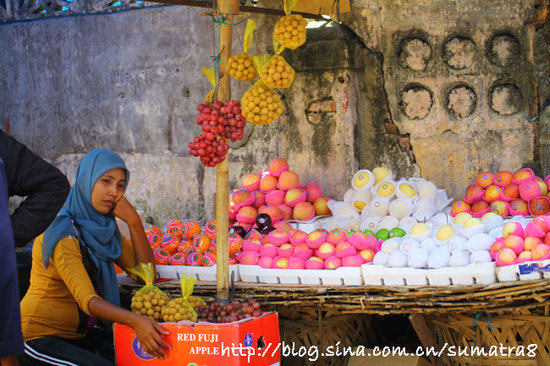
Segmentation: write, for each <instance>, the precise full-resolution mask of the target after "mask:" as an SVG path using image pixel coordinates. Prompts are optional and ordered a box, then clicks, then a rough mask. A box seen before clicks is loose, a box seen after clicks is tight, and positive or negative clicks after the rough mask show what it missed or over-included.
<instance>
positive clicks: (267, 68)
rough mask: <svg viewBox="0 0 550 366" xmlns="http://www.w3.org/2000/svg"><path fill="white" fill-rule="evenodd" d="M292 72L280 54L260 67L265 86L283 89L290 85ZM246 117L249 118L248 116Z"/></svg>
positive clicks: (292, 76)
mask: <svg viewBox="0 0 550 366" xmlns="http://www.w3.org/2000/svg"><path fill="white" fill-rule="evenodd" d="M294 74H295V72H294V69H293V68H292V67H290V65H289V64H288V63H287V62H286V61H285V59H284V58H283V57H282V56H279V55H274V56H273V57H271V59H270V60H269V61H268V62H267V63H266V64H265V65H264V66H263V67H262V71H261V78H262V81H263V82H264V83H266V85H267V86H270V87H272V88H276V89H285V88H288V87H290V86H291V85H292V82H293V81H294ZM245 118H246V116H245ZM246 119H247V120H249V119H248V118H246ZM249 121H250V120H249Z"/></svg>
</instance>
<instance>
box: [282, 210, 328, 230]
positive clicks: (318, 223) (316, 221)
mask: <svg viewBox="0 0 550 366" xmlns="http://www.w3.org/2000/svg"><path fill="white" fill-rule="evenodd" d="M331 218H332V216H326V215H325V216H315V217H314V218H312V219H311V220H309V221H299V220H288V223H289V224H290V226H291V227H292V228H293V229H298V230H302V231H304V232H306V233H308V234H309V233H311V232H312V231H315V230H317V229H321V228H322V227H323V225H324V223H325V222H326V221H327V219H331Z"/></svg>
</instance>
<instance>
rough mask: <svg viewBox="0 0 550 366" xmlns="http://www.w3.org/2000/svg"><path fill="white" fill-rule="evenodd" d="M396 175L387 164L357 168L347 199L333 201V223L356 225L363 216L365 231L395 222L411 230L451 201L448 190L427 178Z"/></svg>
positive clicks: (388, 225) (407, 230) (362, 226)
mask: <svg viewBox="0 0 550 366" xmlns="http://www.w3.org/2000/svg"><path fill="white" fill-rule="evenodd" d="M393 178H394V175H393V173H392V171H391V170H390V169H389V168H387V167H384V166H381V167H376V168H374V169H373V170H372V171H370V170H368V169H361V170H359V171H357V172H356V173H355V174H354V175H353V177H352V179H351V188H350V189H349V190H348V191H346V193H345V194H344V197H343V201H331V210H332V214H333V220H332V221H331V223H332V225H333V226H342V227H344V228H349V227H348V226H346V225H347V223H348V222H351V223H353V224H354V225H355V224H356V220H357V215H360V225H359V226H360V230H361V231H363V230H370V231H372V232H377V231H378V230H379V229H382V228H386V229H389V228H391V227H392V226H393V225H395V226H394V227H399V228H401V229H404V230H405V231H406V232H408V233H409V232H410V230H411V228H412V227H413V226H414V225H415V224H416V223H418V222H420V221H426V220H428V219H430V218H431V217H432V216H434V215H437V214H438V213H442V211H443V209H445V207H447V205H448V204H449V203H450V202H451V200H450V199H449V198H448V197H447V194H446V193H445V191H444V190H442V189H437V187H436V186H435V184H433V183H432V182H429V181H426V180H425V179H422V178H409V179H400V180H399V181H394V180H393ZM353 211H355V212H356V213H357V214H354V213H353ZM438 226H441V225H438Z"/></svg>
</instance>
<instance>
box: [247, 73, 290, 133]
mask: <svg viewBox="0 0 550 366" xmlns="http://www.w3.org/2000/svg"><path fill="white" fill-rule="evenodd" d="M283 109H284V106H283V102H282V101H281V98H280V97H279V95H278V94H277V92H276V91H275V90H273V89H272V88H270V87H269V86H267V85H265V83H264V82H263V81H262V80H258V81H257V82H256V83H255V84H254V85H252V87H251V88H250V89H248V90H247V91H246V92H245V93H244V95H243V97H242V99H241V110H242V114H243V117H244V118H246V120H247V121H248V122H250V123H253V124H255V125H267V124H269V123H271V122H273V121H275V120H276V119H277V118H279V116H280V115H281V114H282V113H283Z"/></svg>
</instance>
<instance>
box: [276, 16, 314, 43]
mask: <svg viewBox="0 0 550 366" xmlns="http://www.w3.org/2000/svg"><path fill="white" fill-rule="evenodd" d="M306 25H307V21H306V20H305V19H304V18H302V16H301V15H298V14H293V15H287V16H285V17H282V18H280V19H279V20H278V21H277V23H276V24H275V30H274V31H273V37H274V38H275V39H276V40H277V41H278V42H279V43H280V44H281V45H283V46H284V47H286V48H290V49H291V50H293V49H296V48H298V47H300V46H301V45H303V44H304V42H305V41H306Z"/></svg>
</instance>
